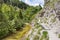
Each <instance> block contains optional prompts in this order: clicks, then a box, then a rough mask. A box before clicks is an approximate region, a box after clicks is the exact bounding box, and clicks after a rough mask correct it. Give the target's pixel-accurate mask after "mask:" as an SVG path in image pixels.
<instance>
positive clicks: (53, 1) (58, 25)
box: [26, 0, 60, 40]
mask: <svg viewBox="0 0 60 40" xmlns="http://www.w3.org/2000/svg"><path fill="white" fill-rule="evenodd" d="M31 25H32V30H30V32H29V35H28V37H27V38H26V40H60V38H59V37H58V36H59V34H60V0H45V5H44V8H43V9H42V10H41V11H40V12H39V13H38V14H37V15H36V17H35V19H34V20H33V21H32V23H31ZM38 32H39V33H38ZM46 34H47V35H46ZM44 35H45V36H44ZM45 37H46V38H45Z"/></svg>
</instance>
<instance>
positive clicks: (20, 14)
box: [0, 0, 42, 38]
mask: <svg viewBox="0 0 60 40" xmlns="http://www.w3.org/2000/svg"><path fill="white" fill-rule="evenodd" d="M1 1H2V0H1ZM3 1H4V0H3ZM6 1H8V0H5V1H4V2H5V3H2V4H0V38H3V37H5V36H7V35H8V34H10V33H15V32H16V31H17V30H20V29H22V28H23V25H24V24H25V23H30V22H31V21H32V19H33V18H34V17H35V14H36V13H37V12H38V11H40V10H41V9H42V8H41V6H38V7H32V6H28V5H26V4H25V3H22V2H20V3H19V1H18V0H16V1H15V0H11V1H10V2H12V4H13V5H15V4H16V6H13V5H11V4H7V3H6ZM8 3H9V1H8ZM17 4H18V5H20V6H17ZM21 5H22V6H21Z"/></svg>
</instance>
